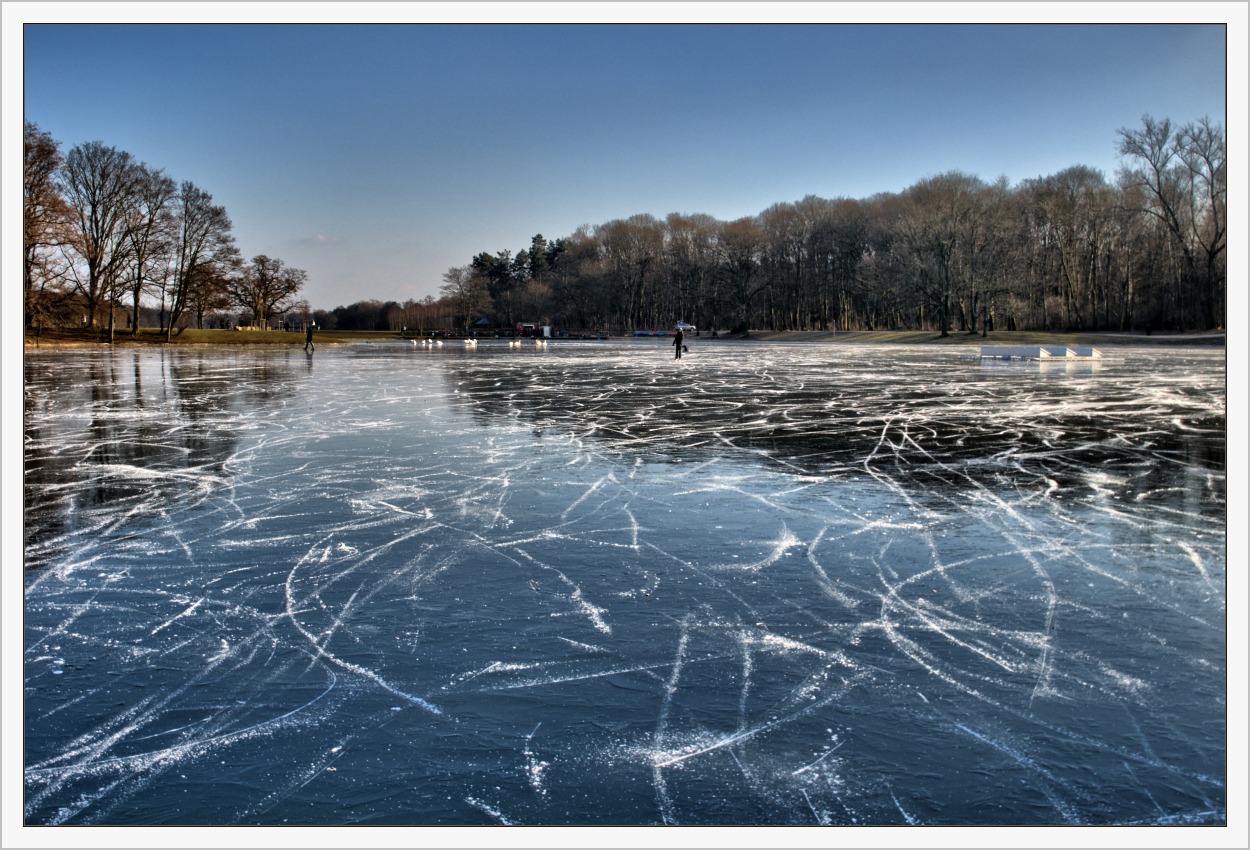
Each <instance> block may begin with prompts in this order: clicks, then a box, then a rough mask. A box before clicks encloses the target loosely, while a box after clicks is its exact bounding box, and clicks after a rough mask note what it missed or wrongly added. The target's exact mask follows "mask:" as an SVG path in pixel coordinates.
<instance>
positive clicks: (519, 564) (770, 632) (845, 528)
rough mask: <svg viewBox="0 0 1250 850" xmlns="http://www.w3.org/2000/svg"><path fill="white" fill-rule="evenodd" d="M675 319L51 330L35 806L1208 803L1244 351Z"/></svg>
mask: <svg viewBox="0 0 1250 850" xmlns="http://www.w3.org/2000/svg"><path fill="white" fill-rule="evenodd" d="M691 343H692V344H691V352H690V354H689V355H687V356H686V357H685V358H684V359H682V360H681V361H677V362H675V361H673V359H672V353H671V350H670V349H669V348H668V347H667V346H665V345H663V344H662V342H660V343H656V342H652V341H628V342H614V341H613V342H602V343H589V342H587V343H565V344H560V343H558V342H556V343H552V344H551V345H550V346H549V347H548V348H546V349H536V348H525V349H518V348H513V347H510V346H507V345H506V343H503V342H499V343H495V342H493V341H483V342H482V343H481V345H479V346H478V347H477V348H476V349H468V350H466V349H464V348H462V347H452V346H447V347H444V348H442V349H434V348H425V347H415V346H407V345H404V346H399V345H389V344H380V343H379V344H370V345H361V346H352V347H344V348H334V347H330V346H321V347H320V348H319V349H318V350H317V352H316V354H315V355H313V356H305V355H304V354H303V353H302V352H299V351H291V352H287V351H283V352H277V353H272V352H270V353H257V352H254V351H244V350H238V351H215V350H182V349H176V350H169V351H131V350H121V351H117V352H115V353H112V354H110V353H107V352H105V353H100V352H87V351H74V352H55V353H40V352H34V353H28V354H27V362H26V367H25V369H26V411H27V412H26V445H25V458H26V472H25V488H26V539H25V586H26V599H25V624H24V627H25V636H26V645H25V664H24V676H25V724H26V736H25V764H26V770H25V795H24V810H25V817H26V820H27V823H31V824H125V825H136V824H325V823H328V824H491V823H494V824H531V825H533V824H548V825H556V824H584V825H598V824H759V825H768V824H872V825H880V824H927V825H940V824H1004V825H1015V824H1026V825H1027V824H1220V823H1223V822H1224V821H1225V818H1226V800H1225V775H1224V770H1225V757H1226V747H1225V731H1226V719H1225V687H1226V685H1225V673H1226V661H1225V616H1226V609H1225V586H1224V577H1225V567H1226V564H1225V462H1224V445H1225V434H1224V422H1225V419H1224V417H1225V411H1224V361H1223V351H1222V350H1211V351H1191V350H1183V349H1175V350H1169V349H1131V348H1126V349H1115V350H1110V351H1104V355H1105V356H1104V359H1102V360H1100V361H1097V362H1093V363H1091V362H1079V363H1060V364H1048V363H1028V362H1012V363H1006V362H992V361H981V360H980V359H979V358H970V357H966V356H960V355H958V354H953V353H951V350H950V349H942V348H932V347H917V348H905V347H862V346H849V345H847V346H823V345H807V346H803V345H779V344H751V343H729V342H722V343H713V342H711V341H706V340H698V339H696V340H691ZM971 350H972V351H973V352H974V353H975V351H976V349H975V348H972V349H971Z"/></svg>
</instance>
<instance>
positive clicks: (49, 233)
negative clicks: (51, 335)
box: [22, 121, 70, 327]
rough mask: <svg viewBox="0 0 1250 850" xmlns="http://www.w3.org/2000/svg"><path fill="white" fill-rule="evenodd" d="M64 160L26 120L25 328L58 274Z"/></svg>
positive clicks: (35, 319) (36, 319)
mask: <svg viewBox="0 0 1250 850" xmlns="http://www.w3.org/2000/svg"><path fill="white" fill-rule="evenodd" d="M63 161H64V159H63V158H62V156H61V149H60V145H59V144H58V143H57V142H56V140H55V139H53V138H52V136H51V135H50V134H48V133H45V132H43V131H42V130H40V129H39V127H38V126H37V125H35V124H32V123H31V122H29V121H27V122H26V124H25V128H24V134H23V163H22V248H23V251H22V294H23V298H22V302H23V305H24V307H23V309H24V312H25V324H26V325H27V326H28V327H29V326H31V325H37V324H40V319H41V317H42V314H43V304H42V298H41V297H40V296H41V294H42V291H43V289H44V288H45V287H46V286H47V284H48V283H49V282H50V281H51V280H53V279H55V278H56V277H58V275H57V272H56V271H55V270H54V268H53V266H54V263H55V259H54V256H55V255H54V253H53V252H54V250H55V248H56V247H57V246H59V245H60V244H61V243H62V242H63V241H64V239H65V231H66V226H67V224H68V222H69V212H70V210H69V206H68V205H67V204H66V203H65V199H64V198H63V197H61V193H60V189H59V187H58V185H57V181H56V174H57V170H58V169H59V168H60V167H61V164H62V163H63Z"/></svg>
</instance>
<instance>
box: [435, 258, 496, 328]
mask: <svg viewBox="0 0 1250 850" xmlns="http://www.w3.org/2000/svg"><path fill="white" fill-rule="evenodd" d="M440 291H441V292H442V293H443V297H444V298H446V299H448V300H450V301H451V302H452V306H453V309H454V310H455V313H456V315H457V316H459V317H460V321H461V322H462V323H463V325H464V327H465V328H467V327H468V326H469V324H470V323H471V322H472V321H473V320H474V318H476V317H477V316H478V315H480V314H481V312H482V311H483V310H485V309H486V307H487V305H489V304H490V294H489V292H488V291H487V288H486V280H485V278H483V276H482V275H481V274H478V273H477V272H475V271H474V269H473V267H472V266H453V267H452V268H449V269H448V270H447V271H445V272H443V286H442V287H441V289H440Z"/></svg>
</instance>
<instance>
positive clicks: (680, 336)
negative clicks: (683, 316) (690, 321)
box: [673, 328, 686, 360]
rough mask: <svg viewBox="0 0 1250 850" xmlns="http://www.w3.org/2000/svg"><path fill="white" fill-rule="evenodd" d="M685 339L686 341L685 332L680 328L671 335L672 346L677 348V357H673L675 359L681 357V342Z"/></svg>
mask: <svg viewBox="0 0 1250 850" xmlns="http://www.w3.org/2000/svg"><path fill="white" fill-rule="evenodd" d="M685 341H686V332H685V331H683V330H682V329H681V328H678V329H677V333H676V334H675V335H674V337H673V348H676V349H677V357H676V358H675V359H677V360H680V359H681V350H682V348H684V346H683V345H682V343H684V342H685Z"/></svg>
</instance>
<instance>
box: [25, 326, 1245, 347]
mask: <svg viewBox="0 0 1250 850" xmlns="http://www.w3.org/2000/svg"><path fill="white" fill-rule="evenodd" d="M270 334H272V335H270ZM183 336H184V337H185V338H180V337H179V336H175V337H174V338H173V339H172V340H171V341H169V342H168V343H167V342H166V341H165V339H164V337H160V336H155V335H153V336H152V337H148V338H143V337H140V338H139V339H135V338H133V337H131V336H129V335H126V336H122V335H120V334H119V335H118V336H117V337H116V338H115V339H114V340H113V342H111V343H110V342H107V341H104V340H90V339H83V338H81V335H78V334H64V333H56V332H53V333H49V334H47V335H46V336H44V337H43V338H40V339H36V338H34V337H33V336H31V335H27V336H26V337H25V338H24V340H23V348H24V350H26V351H31V350H35V351H38V350H41V349H76V348H100V347H104V348H108V347H114V348H133V347H151V346H164V345H171V346H177V347H184V348H185V347H188V346H195V347H243V348H250V347H253V346H261V347H273V346H291V345H297V346H300V347H302V346H303V344H304V335H303V334H300V333H290V332H284V331H274V332H269V333H265V334H263V335H262V334H256V335H251V334H249V335H247V336H243V337H241V336H239V335H237V332H234V331H192V332H186V333H185V334H184V335H183ZM76 337H77V338H76ZM1225 337H1226V335H1225V333H1223V332H1213V333H1202V332H1193V333H1156V334H1146V333H1112V332H1093V331H1091V332H1074V333H1062V332H1054V331H991V332H990V333H988V334H986V335H984V336H982V335H981V334H979V333H978V334H970V333H968V332H966V331H955V332H952V333H949V334H947V336H945V337H943V336H942V335H941V334H939V333H938V332H937V331H751V332H749V333H747V334H723V335H720V336H717V337H711V336H695V337H690V338H689V339H690V341H691V342H698V343H700V344H703V343H709V342H710V343H716V342H746V343H752V342H757V343H761V344H767V343H777V342H780V343H811V344H818V345H939V346H958V347H969V346H981V345H1065V344H1066V345H1082V346H1093V347H1095V348H1097V347H1112V346H1207V347H1215V348H1224V347H1225V346H1226V338H1225ZM402 338H403V337H401V336H399V335H397V334H396V333H394V332H392V331H343V332H335V331H323V332H321V334H320V335H319V337H318V338H317V339H316V340H315V342H316V343H317V344H318V345H333V346H338V345H350V344H354V343H364V344H369V343H376V342H394V341H396V340H400V339H402ZM481 339H483V340H487V339H493V338H491V337H482V338H481ZM607 339H608V340H610V341H611V340H617V341H619V340H632V339H633V337H630V336H616V337H608V338H607ZM576 341H577V340H565V342H576Z"/></svg>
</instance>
